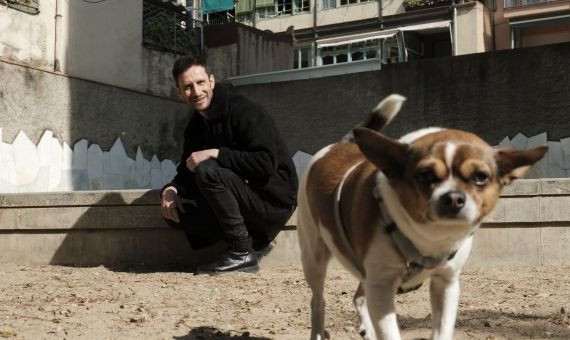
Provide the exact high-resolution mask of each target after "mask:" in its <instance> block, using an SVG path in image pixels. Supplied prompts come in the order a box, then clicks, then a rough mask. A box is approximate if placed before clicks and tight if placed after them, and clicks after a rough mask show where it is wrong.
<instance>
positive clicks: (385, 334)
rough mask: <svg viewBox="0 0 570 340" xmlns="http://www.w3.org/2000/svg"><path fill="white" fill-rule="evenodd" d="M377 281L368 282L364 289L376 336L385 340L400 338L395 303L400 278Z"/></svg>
mask: <svg viewBox="0 0 570 340" xmlns="http://www.w3.org/2000/svg"><path fill="white" fill-rule="evenodd" d="M375 281H376V282H370V283H368V282H366V283H365V285H364V291H365V294H366V302H367V304H368V311H369V313H370V318H371V320H372V324H373V325H374V331H375V333H376V336H377V337H378V339H385V340H396V339H400V331H399V329H398V321H397V319H396V307H395V305H394V298H395V296H396V289H397V288H396V287H397V285H398V284H399V282H400V280H395V279H388V280H385V279H384V280H375Z"/></svg>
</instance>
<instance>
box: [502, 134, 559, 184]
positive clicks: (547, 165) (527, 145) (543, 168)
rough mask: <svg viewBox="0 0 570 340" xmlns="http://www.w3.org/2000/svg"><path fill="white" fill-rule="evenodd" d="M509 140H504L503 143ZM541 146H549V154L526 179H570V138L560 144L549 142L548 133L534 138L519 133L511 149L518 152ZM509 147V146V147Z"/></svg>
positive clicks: (532, 169)
mask: <svg viewBox="0 0 570 340" xmlns="http://www.w3.org/2000/svg"><path fill="white" fill-rule="evenodd" d="M507 138H508V137H506V138H505V139H503V141H501V143H503V142H504V141H505V140H506V139H507ZM541 145H548V152H547V153H546V155H545V156H544V158H542V159H541V160H540V161H539V162H538V163H536V164H535V165H534V166H533V167H532V168H531V169H530V170H529V171H528V173H527V174H526V176H525V178H564V177H570V137H569V138H564V139H561V140H560V141H559V142H558V141H548V138H547V134H546V132H543V133H540V134H538V135H536V136H532V137H527V136H525V135H523V134H522V133H518V134H517V135H516V136H515V137H513V138H512V139H511V140H510V147H512V148H514V149H517V150H525V149H532V148H535V147H537V146H541ZM499 146H504V145H499ZM507 147H509V146H508V145H507Z"/></svg>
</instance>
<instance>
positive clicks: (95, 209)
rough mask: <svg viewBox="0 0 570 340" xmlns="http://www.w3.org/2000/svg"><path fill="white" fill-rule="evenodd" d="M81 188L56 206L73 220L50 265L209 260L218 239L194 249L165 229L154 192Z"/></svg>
mask: <svg viewBox="0 0 570 340" xmlns="http://www.w3.org/2000/svg"><path fill="white" fill-rule="evenodd" d="M99 195H100V193H97V192H84V193H82V194H81V195H80V196H79V199H78V200H77V201H78V202H73V205H70V206H68V207H61V208H59V209H66V210H67V211H63V210H62V214H66V215H69V218H70V219H71V220H73V219H76V220H75V222H74V223H73V225H72V226H71V227H70V228H69V229H65V228H64V227H62V229H61V230H62V231H57V232H58V233H59V232H62V233H63V234H64V236H63V240H62V241H61V243H60V245H59V247H58V249H57V250H56V251H55V253H54V255H53V256H52V258H51V260H50V264H53V265H64V266H74V267H78V266H79V267H96V266H101V265H102V266H105V267H107V268H109V269H112V270H117V271H135V272H149V271H186V272H193V271H194V270H195V268H196V267H197V266H199V265H200V264H203V263H207V262H210V261H212V260H214V259H215V258H216V257H217V256H218V255H219V254H220V253H221V252H222V251H223V250H224V247H225V246H226V245H225V244H223V243H222V242H220V243H217V244H214V245H213V246H211V247H208V248H206V249H203V250H199V251H195V250H193V249H192V248H191V247H190V245H189V243H188V240H187V238H186V235H185V234H184V232H182V231H179V230H175V229H173V228H171V227H169V226H168V225H167V224H166V222H165V221H164V220H163V218H162V216H161V214H160V191H159V190H124V191H111V192H108V193H106V194H104V195H103V196H102V197H99Z"/></svg>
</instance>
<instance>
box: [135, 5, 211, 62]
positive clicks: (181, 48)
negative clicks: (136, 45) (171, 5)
mask: <svg viewBox="0 0 570 340" xmlns="http://www.w3.org/2000/svg"><path fill="white" fill-rule="evenodd" d="M200 25H201V23H200V22H199V21H196V20H192V19H191V18H189V17H188V15H187V14H186V12H185V11H174V10H170V9H167V8H163V7H159V6H156V5H154V4H152V3H150V2H149V1H144V2H143V43H144V45H145V46H147V47H149V48H158V49H163V50H168V51H173V52H177V53H196V54H197V53H199V51H200V46H201V42H200V37H201V34H200Z"/></svg>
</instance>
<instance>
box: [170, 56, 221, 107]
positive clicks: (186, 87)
mask: <svg viewBox="0 0 570 340" xmlns="http://www.w3.org/2000/svg"><path fill="white" fill-rule="evenodd" d="M214 85H215V80H214V75H213V74H210V75H208V73H206V70H205V69H204V67H203V66H200V65H194V66H192V67H190V68H189V69H187V70H186V71H184V72H183V73H182V74H180V75H179V76H178V86H177V87H176V91H177V92H178V96H179V97H180V99H182V100H183V101H184V102H186V103H187V104H188V105H189V106H191V107H193V108H194V109H195V110H196V111H198V112H199V113H200V114H201V115H202V116H204V117H206V116H207V114H208V108H209V107H210V103H211V101H212V96H213V93H214Z"/></svg>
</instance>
